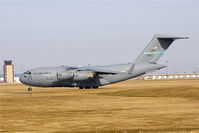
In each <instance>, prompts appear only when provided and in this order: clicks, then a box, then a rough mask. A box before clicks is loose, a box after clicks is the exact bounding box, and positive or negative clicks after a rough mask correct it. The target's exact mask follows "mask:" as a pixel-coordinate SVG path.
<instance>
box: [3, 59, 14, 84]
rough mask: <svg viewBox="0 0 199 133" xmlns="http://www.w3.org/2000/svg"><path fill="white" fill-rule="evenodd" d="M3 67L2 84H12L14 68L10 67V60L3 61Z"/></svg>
mask: <svg viewBox="0 0 199 133" xmlns="http://www.w3.org/2000/svg"><path fill="white" fill-rule="evenodd" d="M4 63H5V64H4V66H3V72H4V82H5V83H7V84H13V83H14V66H13V65H12V60H5V61H4Z"/></svg>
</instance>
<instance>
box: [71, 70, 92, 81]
mask: <svg viewBox="0 0 199 133" xmlns="http://www.w3.org/2000/svg"><path fill="white" fill-rule="evenodd" d="M94 76H95V73H94V72H91V71H78V72H76V73H74V75H73V80H74V81H83V80H88V79H92V78H93V77H94Z"/></svg>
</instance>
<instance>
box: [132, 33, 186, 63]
mask: <svg viewBox="0 0 199 133" xmlns="http://www.w3.org/2000/svg"><path fill="white" fill-rule="evenodd" d="M187 38H188V37H178V36H171V35H159V34H158V35H155V36H154V37H153V39H152V40H151V42H150V43H149V44H148V46H147V47H146V48H145V49H144V50H143V52H142V53H141V54H140V55H139V56H138V58H137V59H136V61H135V64H136V63H143V62H153V63H155V62H157V61H158V59H159V58H160V57H161V56H162V55H163V54H164V53H165V52H166V50H167V49H168V47H169V46H170V45H171V43H172V42H173V41H174V40H176V39H187Z"/></svg>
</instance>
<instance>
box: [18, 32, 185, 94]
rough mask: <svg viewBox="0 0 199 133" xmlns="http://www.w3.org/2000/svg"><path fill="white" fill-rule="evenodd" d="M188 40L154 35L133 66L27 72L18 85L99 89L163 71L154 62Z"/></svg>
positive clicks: (48, 69) (65, 68)
mask: <svg viewBox="0 0 199 133" xmlns="http://www.w3.org/2000/svg"><path fill="white" fill-rule="evenodd" d="M187 38H188V37H179V36H171V35H161V34H157V35H155V36H154V37H153V39H152V40H151V42H150V43H149V44H148V46H147V47H146V48H145V49H144V50H143V52H142V53H141V54H140V55H139V56H138V58H137V59H136V60H135V61H134V62H133V63H126V64H116V65H105V66H84V67H76V66H60V67H44V68H35V69H31V70H28V71H26V72H25V73H24V74H23V75H22V76H21V77H20V81H21V82H22V83H24V84H26V85H29V86H38V87H79V88H80V89H90V88H98V87H99V86H103V85H108V84H113V83H117V82H120V81H124V80H128V79H131V78H134V77H137V76H140V75H143V74H145V73H147V72H151V71H155V70H159V69H162V68H164V67H166V66H165V65H160V64H157V63H156V62H157V61H158V59H159V58H160V57H161V56H162V55H163V54H164V53H165V52H166V50H167V49H168V47H169V46H170V45H171V43H172V42H173V41H174V40H176V39H187ZM28 90H29V91H31V90H32V88H31V87H29V88H28Z"/></svg>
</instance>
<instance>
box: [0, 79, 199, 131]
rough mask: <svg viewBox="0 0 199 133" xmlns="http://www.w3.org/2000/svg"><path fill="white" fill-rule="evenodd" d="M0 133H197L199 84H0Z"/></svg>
mask: <svg viewBox="0 0 199 133" xmlns="http://www.w3.org/2000/svg"><path fill="white" fill-rule="evenodd" d="M0 132H10V133H13V132H22V133H29V132H34V133H38V132H41V133H43V132H44V133H45V132H56V133H199V80H168V81H167V80H165V81H133V80H130V81H125V82H121V83H117V84H114V85H109V86H104V87H102V88H99V89H87V90H79V89H78V88H40V87H33V91H32V92H28V91H27V86H25V85H3V84H1V85H0Z"/></svg>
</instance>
